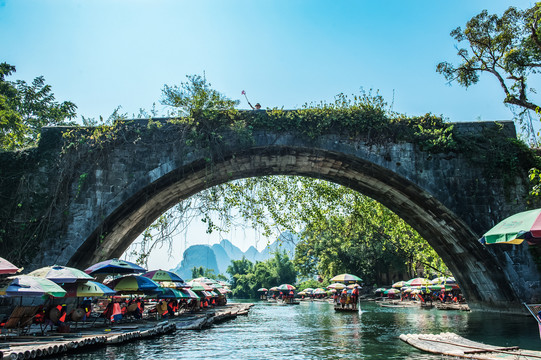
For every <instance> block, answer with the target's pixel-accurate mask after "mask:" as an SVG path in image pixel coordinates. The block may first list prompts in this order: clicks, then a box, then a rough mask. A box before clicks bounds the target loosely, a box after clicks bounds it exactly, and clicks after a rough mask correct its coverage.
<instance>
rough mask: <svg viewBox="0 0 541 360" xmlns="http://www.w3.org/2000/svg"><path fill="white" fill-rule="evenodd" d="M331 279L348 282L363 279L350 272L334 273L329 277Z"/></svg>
mask: <svg viewBox="0 0 541 360" xmlns="http://www.w3.org/2000/svg"><path fill="white" fill-rule="evenodd" d="M331 281H334V282H342V283H348V282H357V281H363V279H361V278H360V277H358V276H355V275H351V274H340V275H336V276H335V277H333V278H332V279H331Z"/></svg>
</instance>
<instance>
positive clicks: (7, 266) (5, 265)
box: [0, 257, 19, 274]
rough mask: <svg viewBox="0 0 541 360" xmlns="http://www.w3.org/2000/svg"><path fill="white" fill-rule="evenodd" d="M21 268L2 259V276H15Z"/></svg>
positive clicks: (0, 259) (0, 260)
mask: <svg viewBox="0 0 541 360" xmlns="http://www.w3.org/2000/svg"><path fill="white" fill-rule="evenodd" d="M17 271H19V268H18V267H17V266H15V265H13V264H12V263H10V262H9V261H7V260H6V259H4V258H1V257H0V274H15V273H16V272H17Z"/></svg>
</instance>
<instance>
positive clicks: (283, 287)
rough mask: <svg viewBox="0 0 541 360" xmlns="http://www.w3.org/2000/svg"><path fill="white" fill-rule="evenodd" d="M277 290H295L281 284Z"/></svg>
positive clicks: (292, 287) (290, 286)
mask: <svg viewBox="0 0 541 360" xmlns="http://www.w3.org/2000/svg"><path fill="white" fill-rule="evenodd" d="M278 290H281V291H288V290H295V286H293V285H289V284H282V285H280V286H278Z"/></svg>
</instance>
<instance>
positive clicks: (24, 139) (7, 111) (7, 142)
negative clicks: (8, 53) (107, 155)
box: [0, 63, 77, 150]
mask: <svg viewBox="0 0 541 360" xmlns="http://www.w3.org/2000/svg"><path fill="white" fill-rule="evenodd" d="M14 72H15V66H13V65H9V64H7V63H1V64H0V149H2V150H16V149H20V148H23V147H27V146H35V145H37V141H38V139H39V134H40V132H41V129H42V128H43V127H44V126H52V125H74V122H72V121H71V120H72V119H73V118H74V117H75V115H76V112H75V110H76V109H77V106H75V104H74V103H72V102H70V101H64V102H61V103H60V102H57V101H56V100H55V96H54V94H53V92H52V88H51V86H50V85H47V84H46V83H45V79H44V78H43V76H39V77H37V78H35V79H34V80H33V81H32V83H31V84H27V83H26V82H25V81H22V80H17V81H15V82H11V81H8V80H6V77H7V76H10V75H11V74H13V73H14Z"/></svg>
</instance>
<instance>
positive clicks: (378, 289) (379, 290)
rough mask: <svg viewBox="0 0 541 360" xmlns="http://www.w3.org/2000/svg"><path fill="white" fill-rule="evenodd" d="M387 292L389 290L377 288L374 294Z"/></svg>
mask: <svg viewBox="0 0 541 360" xmlns="http://www.w3.org/2000/svg"><path fill="white" fill-rule="evenodd" d="M385 290H387V289H385V288H377V289H376V290H375V291H374V292H384V291H385Z"/></svg>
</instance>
